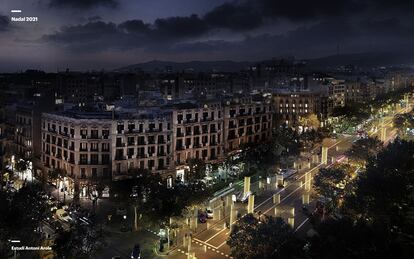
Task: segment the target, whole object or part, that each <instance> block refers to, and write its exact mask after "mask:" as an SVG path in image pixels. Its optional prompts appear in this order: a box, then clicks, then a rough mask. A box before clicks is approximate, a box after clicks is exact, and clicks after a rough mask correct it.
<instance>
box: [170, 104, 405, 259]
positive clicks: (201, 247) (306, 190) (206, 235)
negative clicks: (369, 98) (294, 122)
mask: <svg viewBox="0 0 414 259" xmlns="http://www.w3.org/2000/svg"><path fill="white" fill-rule="evenodd" d="M401 112H404V111H401ZM392 120H393V115H389V116H386V117H384V118H383V121H384V124H383V125H384V128H385V129H386V130H385V132H386V136H385V141H384V142H385V143H388V142H389V141H391V140H392V139H394V138H395V137H396V130H395V129H393V128H392ZM378 128H379V127H378ZM368 134H369V135H370V136H371V137H378V138H381V130H380V129H378V130H376V131H374V132H368ZM356 139H357V136H356V135H340V136H339V137H338V138H337V139H325V140H324V143H323V145H324V146H326V147H328V159H327V160H328V163H327V165H323V164H322V163H321V161H320V156H319V157H318V161H314V163H311V168H307V166H308V165H307V164H308V162H307V161H308V158H309V159H310V158H311V157H312V153H315V154H317V152H318V151H317V150H318V149H320V148H316V149H314V150H312V151H311V152H310V153H308V154H305V156H303V157H300V158H299V159H298V160H297V161H296V164H297V165H298V167H300V168H301V169H299V170H298V174H297V178H296V180H294V181H293V182H291V183H289V184H288V185H287V186H285V188H282V189H281V188H277V186H276V185H277V184H276V176H273V177H272V178H271V181H270V183H264V184H263V186H262V189H259V182H255V183H251V190H252V192H253V193H256V194H257V196H256V197H255V206H254V212H256V213H258V212H261V214H265V215H268V216H278V217H282V218H283V219H285V220H286V222H289V224H291V225H292V226H293V227H294V231H295V232H298V235H300V236H304V235H306V233H307V231H309V230H310V229H311V228H312V225H311V224H310V222H309V218H308V217H307V215H305V213H304V211H303V210H302V208H303V207H304V206H306V207H307V208H309V211H311V210H313V209H314V207H315V203H316V200H315V197H314V195H312V181H311V179H312V178H313V176H314V175H315V174H316V173H318V171H319V169H320V168H324V167H329V166H331V165H333V163H336V162H337V160H340V161H338V162H341V161H342V160H343V157H344V153H345V152H346V151H347V150H348V149H349V148H350V147H351V146H352V142H353V141H355V140H356ZM299 165H300V166H299ZM232 194H233V193H229V194H228V195H227V196H226V197H223V200H227V199H229V200H231V195H232ZM274 195H280V198H279V199H280V202H276V203H274V199H273V197H274ZM219 201H220V200H219ZM219 201H215V202H214V204H210V206H212V205H214V206H213V207H214V208H220V210H222V211H223V205H222V204H220V203H221V202H219ZM235 207H236V213H237V214H240V215H245V214H246V213H247V209H246V207H247V205H246V204H241V203H236V205H235ZM223 212H224V217H222V218H221V219H219V220H216V219H215V220H210V221H211V222H209V226H208V228H207V224H202V226H199V227H198V228H197V232H196V233H193V238H192V240H191V245H190V246H188V243H187V244H186V245H185V246H184V245H182V246H179V247H178V248H176V249H174V250H172V251H171V255H169V256H168V258H187V256H188V251H189V250H190V255H191V254H193V253H195V256H196V258H228V257H230V248H229V247H228V245H227V244H226V242H227V239H228V237H229V234H230V229H229V228H227V227H226V222H227V223H228V222H229V220H230V212H229V206H225V209H224V211H223ZM221 215H223V213H221ZM180 254H181V256H180Z"/></svg>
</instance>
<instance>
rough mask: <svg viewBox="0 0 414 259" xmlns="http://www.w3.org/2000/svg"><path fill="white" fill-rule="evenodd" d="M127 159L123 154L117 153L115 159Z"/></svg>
mask: <svg viewBox="0 0 414 259" xmlns="http://www.w3.org/2000/svg"><path fill="white" fill-rule="evenodd" d="M125 159H126V157H125V156H121V155H117V156H115V160H118V161H119V160H125Z"/></svg>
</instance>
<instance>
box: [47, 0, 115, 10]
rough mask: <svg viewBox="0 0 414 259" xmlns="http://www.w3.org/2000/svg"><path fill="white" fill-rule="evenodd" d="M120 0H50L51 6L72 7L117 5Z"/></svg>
mask: <svg viewBox="0 0 414 259" xmlns="http://www.w3.org/2000/svg"><path fill="white" fill-rule="evenodd" d="M118 5H119V2H118V0H50V2H49V6H51V7H72V8H78V9H91V8H94V7H97V6H105V7H112V8H114V7H117V6H118Z"/></svg>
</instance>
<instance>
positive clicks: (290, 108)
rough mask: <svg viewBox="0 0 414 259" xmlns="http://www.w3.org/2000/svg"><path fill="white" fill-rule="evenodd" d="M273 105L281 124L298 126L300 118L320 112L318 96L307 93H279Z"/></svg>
mask: <svg viewBox="0 0 414 259" xmlns="http://www.w3.org/2000/svg"><path fill="white" fill-rule="evenodd" d="M273 105H274V109H275V114H276V118H277V120H278V123H279V124H287V125H289V126H293V127H294V126H296V125H297V123H298V121H299V118H300V117H301V116H305V115H307V114H311V113H314V114H316V115H318V116H319V117H320V114H318V111H322V109H318V107H317V106H318V105H319V99H318V95H316V94H312V93H306V92H292V93H278V94H274V95H273Z"/></svg>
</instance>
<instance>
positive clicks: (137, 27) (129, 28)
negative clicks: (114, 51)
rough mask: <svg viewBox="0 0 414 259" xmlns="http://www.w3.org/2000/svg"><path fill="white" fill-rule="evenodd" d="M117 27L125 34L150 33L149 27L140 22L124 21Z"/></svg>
mask: <svg viewBox="0 0 414 259" xmlns="http://www.w3.org/2000/svg"><path fill="white" fill-rule="evenodd" d="M118 27H119V29H121V30H123V31H124V32H126V33H148V32H149V31H150V25H149V24H146V23H144V22H143V21H142V20H129V21H125V22H123V23H121V24H119V26H118Z"/></svg>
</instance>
